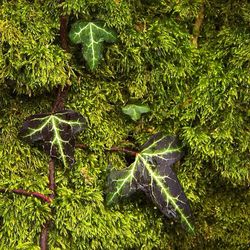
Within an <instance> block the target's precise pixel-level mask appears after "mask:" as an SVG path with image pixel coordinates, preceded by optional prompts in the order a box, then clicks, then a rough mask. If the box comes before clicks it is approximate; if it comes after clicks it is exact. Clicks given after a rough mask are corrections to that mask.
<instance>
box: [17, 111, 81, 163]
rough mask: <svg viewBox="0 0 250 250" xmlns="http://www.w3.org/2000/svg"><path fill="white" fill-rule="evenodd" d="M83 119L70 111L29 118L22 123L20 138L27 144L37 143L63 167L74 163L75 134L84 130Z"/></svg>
mask: <svg viewBox="0 0 250 250" xmlns="http://www.w3.org/2000/svg"><path fill="white" fill-rule="evenodd" d="M84 124H85V118H84V117H83V116H82V115H80V114H79V113H77V112H74V111H72V110H63V111H59V112H55V113H53V114H51V113H42V114H36V115H32V116H29V117H28V118H27V119H26V121H25V122H24V123H23V126H22V128H21V130H20V136H21V137H22V138H23V139H24V140H26V141H27V142H28V143H30V144H33V143H39V144H41V145H42V146H43V148H44V150H45V152H46V153H47V154H49V155H50V156H51V157H55V158H58V159H60V160H61V161H62V162H63V165H64V166H65V167H66V166H68V165H69V166H71V165H72V164H73V163H74V149H75V134H76V133H79V132H80V131H82V130H83V129H84Z"/></svg>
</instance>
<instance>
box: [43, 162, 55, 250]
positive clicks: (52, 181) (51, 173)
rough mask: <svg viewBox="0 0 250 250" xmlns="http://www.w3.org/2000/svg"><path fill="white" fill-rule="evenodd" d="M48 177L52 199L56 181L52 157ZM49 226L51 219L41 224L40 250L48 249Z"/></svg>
mask: <svg viewBox="0 0 250 250" xmlns="http://www.w3.org/2000/svg"><path fill="white" fill-rule="evenodd" d="M48 178H49V189H50V190H51V194H50V195H49V198H50V199H51V200H53V199H54V198H55V193H56V183H55V160H54V159H52V158H51V159H50V161H49V174H48ZM50 226H51V220H47V221H46V222H45V223H44V224H43V226H42V231H41V234H40V249H41V250H47V249H49V246H48V238H49V228H50Z"/></svg>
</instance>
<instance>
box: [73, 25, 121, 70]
mask: <svg viewBox="0 0 250 250" xmlns="http://www.w3.org/2000/svg"><path fill="white" fill-rule="evenodd" d="M69 38H70V40H71V41H72V42H73V43H76V44H78V43H81V44H83V57H84V59H85V60H86V61H87V64H88V66H89V68H90V69H91V70H94V69H96V67H97V65H98V63H99V61H100V59H101V58H102V50H103V42H104V41H105V42H109V43H111V42H115V41H116V34H115V32H114V31H113V30H111V29H109V28H107V27H106V25H105V24H104V23H102V22H83V21H78V22H76V23H74V24H73V25H72V27H71V30H70V32H69Z"/></svg>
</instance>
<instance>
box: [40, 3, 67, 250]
mask: <svg viewBox="0 0 250 250" xmlns="http://www.w3.org/2000/svg"><path fill="white" fill-rule="evenodd" d="M59 2H60V3H62V2H63V1H59ZM67 27H68V16H66V15H61V17H60V42H61V47H62V49H63V50H65V52H68V53H69V52H70V50H69V46H68V39H67V33H68V30H67V29H68V28H67ZM69 89H70V85H69V84H66V86H65V87H63V88H61V87H58V89H57V97H56V100H55V102H54V105H53V107H52V110H51V112H52V113H54V112H57V111H59V110H62V109H64V104H65V100H66V97H67V94H68V91H69ZM48 172H49V173H48V179H49V189H50V190H51V194H50V195H49V198H50V199H51V200H53V199H54V198H55V196H56V181H55V160H54V159H53V158H51V159H50V161H49V171H48ZM51 213H52V214H53V210H52V211H51ZM51 225H52V222H51V220H47V221H46V222H45V223H44V224H43V225H42V230H41V234H40V249H41V250H48V249H49V244H48V240H49V229H50V227H51Z"/></svg>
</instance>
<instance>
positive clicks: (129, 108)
mask: <svg viewBox="0 0 250 250" xmlns="http://www.w3.org/2000/svg"><path fill="white" fill-rule="evenodd" d="M149 111H150V108H149V107H148V106H147V105H135V104H128V105H126V106H125V107H123V108H122V112H123V113H124V114H126V115H129V116H130V117H131V119H132V120H133V121H137V120H139V119H140V118H141V114H143V113H147V112H149Z"/></svg>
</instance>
